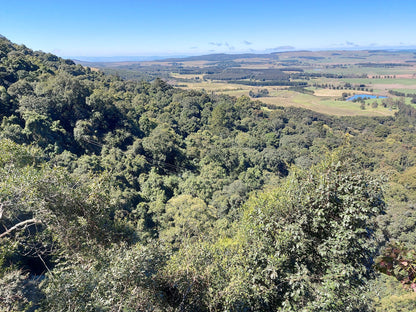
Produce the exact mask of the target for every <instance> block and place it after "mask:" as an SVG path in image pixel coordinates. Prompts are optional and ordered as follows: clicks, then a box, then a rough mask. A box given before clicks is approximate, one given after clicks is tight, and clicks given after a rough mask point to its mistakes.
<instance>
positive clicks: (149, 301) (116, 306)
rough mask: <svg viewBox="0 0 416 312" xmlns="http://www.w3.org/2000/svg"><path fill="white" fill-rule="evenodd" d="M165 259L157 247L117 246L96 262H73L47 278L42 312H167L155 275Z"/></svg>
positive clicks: (100, 256) (105, 252)
mask: <svg viewBox="0 0 416 312" xmlns="http://www.w3.org/2000/svg"><path fill="white" fill-rule="evenodd" d="M165 259H166V253H165V251H164V250H163V249H162V248H160V247H159V246H158V245H157V244H149V245H148V246H147V247H144V246H141V245H134V246H132V247H126V246H119V247H117V246H114V247H112V248H108V249H106V250H103V251H101V252H100V255H99V257H98V258H97V259H95V260H93V261H90V262H87V263H83V262H77V261H73V260H72V261H71V262H70V263H66V264H65V266H61V267H58V268H56V269H55V270H54V273H53V274H48V275H47V277H46V279H45V281H43V282H42V285H41V288H42V290H43V292H44V294H45V299H44V300H43V302H42V311H168V310H167V309H165V308H163V307H164V304H166V295H165V294H164V292H163V290H162V288H163V285H161V283H160V282H159V281H158V278H157V276H156V274H157V273H158V270H159V269H160V267H161V266H162V265H163V263H164V262H165Z"/></svg>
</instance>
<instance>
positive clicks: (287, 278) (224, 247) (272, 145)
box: [0, 38, 416, 311]
mask: <svg viewBox="0 0 416 312" xmlns="http://www.w3.org/2000/svg"><path fill="white" fill-rule="evenodd" d="M0 58H1V66H0V117H1V118H2V122H1V126H0V228H1V230H0V231H1V233H0V283H2V285H10V287H8V286H5V288H1V290H0V291H4V293H2V295H1V296H0V297H1V298H6V297H7V298H12V299H11V300H9V299H7V300H8V301H7V302H8V303H7V308H5V309H20V310H23V309H25V308H28V309H32V310H33V309H35V308H38V309H39V310H40V311H42V310H46V311H50V310H57V311H59V310H68V309H73V310H79V311H88V310H89V311H99V310H103V311H112V310H119V309H120V310H123V309H124V310H126V311H136V310H154V311H157V310H159V311H170V310H172V311H173V310H178V311H265V310H266V311H267V310H279V309H280V310H285V311H289V310H296V311H301V310H305V311H318V310H320V311H337V310H338V311H339V310H347V311H353V310H354V309H355V310H365V309H367V302H366V300H365V298H364V297H365V296H367V298H372V297H375V296H376V295H375V293H374V292H373V293H368V294H364V292H363V290H364V289H365V288H366V283H367V280H368V279H369V278H370V277H371V264H372V260H373V256H374V255H375V251H376V249H375V248H376V245H375V244H374V241H373V238H372V237H373V236H374V235H377V238H379V239H380V246H382V245H383V244H385V243H386V242H387V241H389V240H390V241H391V240H394V239H396V240H400V241H402V242H404V243H405V244H406V248H408V249H409V250H412V249H414V246H415V244H416V236H415V234H414V232H415V231H414V230H415V228H416V222H415V220H416V217H415V216H416V213H415V209H414V208H415V207H416V205H415V201H416V196H415V194H414V189H415V181H414V168H415V165H416V152H415V151H416V149H415V139H416V134H415V133H416V132H415V127H414V125H415V119H414V116H416V115H415V114H414V109H412V108H411V107H410V106H407V105H405V104H404V103H402V101H394V100H392V101H391V102H392V103H391V104H392V105H393V104H394V105H396V106H398V107H399V112H398V113H397V115H396V116H394V117H383V118H381V117H380V118H367V117H340V118H338V117H333V116H327V115H321V114H318V113H314V112H312V111H307V110H303V109H299V108H282V107H273V106H266V105H265V104H263V103H261V102H259V101H252V100H251V99H250V98H249V97H248V96H242V97H240V98H233V97H230V96H225V95H216V94H208V93H206V92H202V91H184V90H180V89H175V88H173V87H171V86H170V85H169V84H168V83H167V82H165V81H164V80H162V79H155V81H153V82H152V83H148V82H137V81H123V80H121V79H120V78H118V77H114V76H108V75H104V74H103V73H101V72H99V71H93V70H91V69H89V68H86V67H82V66H80V65H75V63H74V62H72V61H70V60H63V59H61V58H59V57H57V56H54V55H52V54H46V53H43V52H34V51H32V50H30V49H28V48H26V47H24V46H19V45H15V44H13V43H11V42H10V41H8V40H7V39H5V38H0ZM220 67H221V66H220V65H219V67H218V68H216V69H215V73H218V70H219V68H220ZM222 69H223V68H222ZM222 69H221V70H222ZM181 70H183V71H186V70H190V71H193V70H195V69H191V68H181ZM267 72H268V71H267V70H266V71H263V72H262V74H266V73H267ZM235 73H236V72H234V74H235ZM270 73H272V72H270ZM274 73H277V72H274ZM278 74H281V73H278ZM301 74H302V73H299V71H297V72H296V73H295V74H293V73H292V74H290V75H301ZM285 75H286V76H288V75H289V74H285ZM285 75H284V76H285ZM305 75H306V74H305ZM304 77H307V78H314V77H316V76H313V75H309V74H307V75H306V76H304ZM270 79H271V78H270ZM301 79H303V78H301ZM249 83H253V82H249ZM254 83H266V84H267V83H272V84H273V83H274V82H273V81H270V80H269V81H264V82H256V81H255V82H254ZM279 83H280V84H282V83H284V84H298V83H304V82H302V81H299V82H298V81H294V82H292V81H289V82H288V81H283V82H282V81H280V82H279ZM396 102H397V103H396ZM346 133H347V135H346ZM342 145H348V146H349V147H348V151H347V152H346V153H349V154H351V156H352V157H351V158H344V156H345V155H339V157H338V156H336V155H333V156H332V158H328V159H326V160H325V161H324V162H322V163H321V161H323V160H324V158H325V156H324V155H325V154H326V153H328V152H329V153H331V151H333V150H334V149H337V148H338V147H340V146H342ZM337 157H338V158H337ZM294 164H295V165H296V166H298V167H299V168H298V169H297V168H296V167H293V165H294ZM317 164H318V165H317ZM365 170H369V171H373V174H374V175H375V176H389V177H390V181H389V183H388V184H387V187H386V202H387V203H388V206H387V208H386V214H385V215H381V216H378V217H377V222H378V224H379V225H380V229H379V230H378V231H377V232H376V231H375V230H376V226H375V224H374V222H375V221H374V220H375V218H374V216H375V215H377V214H379V213H380V212H381V211H382V210H383V209H384V204H383V202H382V198H381V197H380V194H381V193H380V185H379V183H378V182H377V181H375V180H373V179H372V178H370V177H369V176H367V174H366V173H365ZM156 242H159V243H160V242H163V243H164V244H166V246H169V247H167V248H168V249H169V250H168V251H167V250H165V249H164V248H162V247H160V246H159V245H158V243H156ZM380 246H377V247H380ZM130 269H131V271H130ZM27 273H29V275H27ZM37 275H40V279H44V283H43V284H42V287H41V288H40V286H39V285H38V283H37V282H33V281H34V280H36V281H38V280H37V279H36V278H34V277H35V276H37ZM45 275H46V278H45ZM136 277H137V278H136ZM380 285H381V284H380ZM383 285H384V284H383ZM383 287H384V288H383V290H384V291H385V292H384V293H385V294H386V295H385V296H386V298H390V299H391V301H393V297H392V296H394V295H395V293H394V292H393V291H391V292H389V290H392V289H393V288H394V287H393V286H391V285H390V284H388V285H387V284H386V285H384V286H383ZM41 291H43V295H44V296H46V297H45V298H46V299H45V300H44V301H43V303H42V304H43V306H42V307H40V301H41V297H42V294H41V293H40V292H41ZM13 294H14V295H13ZM402 295H403V294H401V293H400V294H399V296H402ZM10 296H12V297H10ZM13 296H15V297H13ZM403 296H404V295H403ZM13 298H14V299H15V300H14V299H13ZM406 298H407V297H406ZM406 298H404V297H403V298H402V299H403V300H404V301H406V300H407V299H408V298H407V299H406ZM390 299H389V300H390ZM13 300H14V301H13ZM31 302H32V303H31ZM389 304H390V303H389V302H387V301H386V302H383V303H382V304H381V305H380V301H377V300H376V302H375V307H377V308H378V307H380V306H383V305H384V306H386V307H387V306H389ZM395 304H396V303H395ZM400 304H401V303H397V306H400ZM392 306H394V305H392ZM408 306H409V307H411V304H409V305H408Z"/></svg>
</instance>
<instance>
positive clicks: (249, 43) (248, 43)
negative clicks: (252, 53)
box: [243, 40, 253, 45]
mask: <svg viewBox="0 0 416 312" xmlns="http://www.w3.org/2000/svg"><path fill="white" fill-rule="evenodd" d="M243 43H244V44H245V45H252V44H253V42H250V41H247V40H244V41H243Z"/></svg>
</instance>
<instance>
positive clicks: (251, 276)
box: [171, 155, 384, 311]
mask: <svg viewBox="0 0 416 312" xmlns="http://www.w3.org/2000/svg"><path fill="white" fill-rule="evenodd" d="M347 163H349V162H347V161H346V159H343V158H342V157H341V158H340V157H338V156H337V155H333V156H332V157H330V158H328V159H327V160H326V162H324V163H322V164H320V165H319V166H315V167H314V168H312V169H311V170H310V171H301V170H294V171H293V172H292V174H291V175H290V176H289V177H288V179H287V180H286V182H285V183H284V184H282V185H280V186H277V187H275V188H274V189H273V190H271V191H266V192H264V193H261V194H258V195H256V196H252V197H251V198H250V199H249V200H248V202H247V203H246V204H245V208H244V217H243V218H242V219H241V221H238V223H237V224H236V226H237V228H238V231H237V234H235V235H234V237H233V238H232V240H231V241H230V240H229V239H222V240H220V241H218V242H217V243H216V244H214V245H211V246H210V245H209V244H204V243H202V246H201V244H200V243H196V244H195V246H193V247H191V250H187V251H186V252H179V254H178V257H179V258H174V259H172V260H173V262H172V264H171V265H172V268H171V270H173V272H174V273H172V274H174V275H175V274H177V275H178V276H177V277H176V278H178V279H179V280H180V281H181V283H182V284H180V285H182V286H178V287H179V290H180V289H182V290H181V291H184V290H183V289H185V288H186V287H185V286H184V285H186V284H188V285H189V284H191V281H193V280H195V279H196V280H197V281H198V283H200V284H201V283H202V284H204V283H207V285H206V288H207V290H206V291H204V292H203V293H202V294H201V293H200V291H197V292H196V294H194V295H195V296H197V298H195V299H193V300H195V302H200V303H201V304H204V305H205V306H206V309H207V310H208V309H209V310H215V311H220V310H238V311H239V310H245V309H248V310H253V311H265V310H276V309H282V310H284V311H300V310H302V309H304V310H307V311H341V310H347V311H356V310H360V311H362V310H363V309H366V304H367V302H366V300H365V298H364V296H361V295H360V292H362V291H363V289H364V288H365V285H366V281H367V279H368V278H370V277H371V265H372V259H373V255H374V254H375V250H376V248H375V247H376V245H375V243H374V240H373V238H372V236H373V234H372V233H373V232H374V230H375V227H376V225H375V222H374V216H376V215H378V214H379V213H380V212H381V211H382V210H383V209H384V203H383V201H382V197H381V196H382V195H381V194H382V193H381V189H380V185H379V182H377V181H376V180H373V179H371V178H370V177H368V176H366V175H365V174H353V173H352V172H351V171H350V170H349V168H348V167H347ZM224 243H226V245H227V247H224V245H223V244H224ZM201 248H203V250H202V251H199V252H198V251H197V250H198V249H201ZM189 254H192V255H193V256H192V257H190V256H188V255H189ZM215 254H217V256H215ZM181 261H183V264H182V265H183V266H184V267H186V268H187V271H188V273H187V276H186V278H185V276H183V275H184V274H185V273H184V272H183V271H182V270H181V269H179V268H178V266H180V263H181ZM220 272H223V273H222V274H221V273H220ZM184 278H185V279H184ZM198 285H199V284H198ZM181 287H182V288H181ZM189 287H191V286H189ZM192 291H193V290H192ZM201 296H202V297H201ZM337 298H338V299H337ZM341 298H342V299H341ZM189 300H191V299H189Z"/></svg>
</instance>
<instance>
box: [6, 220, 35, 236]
mask: <svg viewBox="0 0 416 312" xmlns="http://www.w3.org/2000/svg"><path fill="white" fill-rule="evenodd" d="M39 223H42V222H41V221H39V220H37V219H35V218H33V219H28V220H25V221H22V222H19V223H17V224H16V225H14V226H12V227H11V228H10V229H8V230H7V231H5V232H3V233H1V234H0V238H3V237H4V236H6V235H9V234H10V233H11V232H13V231H14V230H17V229H19V228H22V229H23V228H26V227H28V226H31V225H35V224H39Z"/></svg>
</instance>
